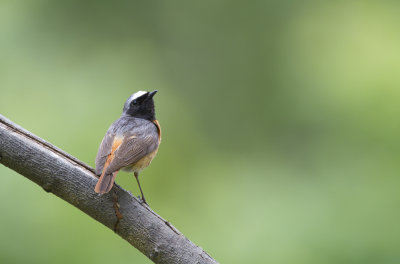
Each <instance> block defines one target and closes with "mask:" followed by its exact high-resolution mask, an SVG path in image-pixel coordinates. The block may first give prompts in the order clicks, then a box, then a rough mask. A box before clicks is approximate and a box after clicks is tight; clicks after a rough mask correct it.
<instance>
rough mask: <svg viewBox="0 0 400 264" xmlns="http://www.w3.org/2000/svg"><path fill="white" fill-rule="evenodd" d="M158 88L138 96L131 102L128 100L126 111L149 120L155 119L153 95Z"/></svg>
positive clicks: (128, 113)
mask: <svg viewBox="0 0 400 264" xmlns="http://www.w3.org/2000/svg"><path fill="white" fill-rule="evenodd" d="M156 93H157V90H155V91H153V92H148V93H145V94H143V95H142V96H140V97H137V98H135V99H133V100H131V101H130V102H129V101H128V102H126V104H125V107H124V113H125V114H127V115H130V116H133V117H137V118H143V119H147V120H151V121H152V120H155V119H156V117H155V111H154V101H153V96H154V95H155V94H156Z"/></svg>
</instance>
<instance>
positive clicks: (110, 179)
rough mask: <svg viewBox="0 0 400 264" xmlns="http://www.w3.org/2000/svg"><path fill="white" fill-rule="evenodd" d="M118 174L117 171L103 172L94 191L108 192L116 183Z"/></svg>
mask: <svg viewBox="0 0 400 264" xmlns="http://www.w3.org/2000/svg"><path fill="white" fill-rule="evenodd" d="M116 176H117V172H114V173H112V174H102V175H101V177H100V179H99V180H98V182H97V184H96V187H94V191H95V192H97V193H100V194H104V193H108V192H109V191H110V190H111V188H112V187H113V185H114V180H115V177H116Z"/></svg>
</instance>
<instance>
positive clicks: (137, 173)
mask: <svg viewBox="0 0 400 264" xmlns="http://www.w3.org/2000/svg"><path fill="white" fill-rule="evenodd" d="M134 175H135V178H136V181H137V183H138V185H139V189H140V193H141V194H142V201H143V203H145V204H147V203H146V199H145V198H144V195H143V191H142V187H140V182H139V172H136V171H135V172H134Z"/></svg>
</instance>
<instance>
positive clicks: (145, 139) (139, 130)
mask: <svg viewBox="0 0 400 264" xmlns="http://www.w3.org/2000/svg"><path fill="white" fill-rule="evenodd" d="M156 93H157V90H156V91H153V92H144V91H139V92H137V93H134V94H133V95H131V96H130V97H129V98H128V100H126V102H125V105H124V109H123V111H122V115H121V117H120V118H118V119H117V120H116V121H115V122H114V123H113V124H112V125H111V126H110V128H109V129H108V131H107V133H106V135H105V136H104V138H103V141H102V142H101V144H100V147H99V151H98V153H97V156H96V174H97V175H100V178H99V180H98V182H97V184H96V187H95V188H94V191H95V192H97V193H100V194H104V193H108V192H109V191H110V190H111V188H112V186H113V184H114V180H115V177H116V176H117V172H118V171H119V170H120V169H123V170H127V171H133V173H134V175H135V178H136V181H137V183H138V185H139V189H140V193H141V194H142V200H143V202H144V203H146V200H145V198H144V195H143V191H142V187H140V182H139V172H140V171H141V170H143V169H144V168H146V167H147V166H149V164H150V163H151V161H152V160H153V158H154V157H155V155H156V154H157V151H158V146H159V145H160V142H161V128H160V124H159V123H158V121H157V119H156V117H155V110H154V101H153V96H154V95H155V94H156Z"/></svg>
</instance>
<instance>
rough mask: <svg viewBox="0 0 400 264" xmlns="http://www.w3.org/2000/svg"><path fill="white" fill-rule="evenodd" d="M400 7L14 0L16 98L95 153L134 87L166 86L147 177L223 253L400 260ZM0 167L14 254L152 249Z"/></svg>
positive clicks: (2, 245) (72, 145)
mask: <svg viewBox="0 0 400 264" xmlns="http://www.w3.org/2000/svg"><path fill="white" fill-rule="evenodd" d="M399 8H400V5H399V4H398V3H397V2H395V1H196V2H195V1H141V2H138V1H77V0H68V1H66V0H65V1H10V0H2V1H1V2H0V113H1V114H3V115H5V116H7V117H8V118H10V119H11V120H13V121H14V122H16V123H18V124H20V125H21V126H23V127H25V128H26V129H28V130H30V131H32V132H33V133H35V134H36V135H38V136H40V137H42V138H44V139H46V140H48V141H49V142H51V143H53V144H55V145H56V146H58V147H60V148H62V149H64V150H65V151H67V152H68V153H70V154H72V155H74V156H76V157H77V158H79V159H81V160H82V161H84V162H86V163H88V164H90V165H92V166H94V157H95V155H96V152H97V147H98V144H99V143H100V141H101V139H102V137H103V135H104V133H105V131H106V130H107V128H108V126H109V125H110V124H111V122H113V121H114V120H115V119H116V118H118V116H119V114H120V112H121V110H122V106H123V103H124V101H125V99H126V98H127V97H128V96H129V95H130V94H132V93H133V92H135V91H137V90H153V89H158V90H159V93H158V94H157V95H156V97H155V101H156V106H157V109H156V110H157V117H158V119H159V120H160V123H161V125H162V127H163V142H162V145H161V148H160V151H159V154H158V156H157V157H156V159H155V160H154V161H153V163H152V165H151V166H150V167H149V168H148V169H146V170H145V171H143V173H142V177H141V182H142V186H143V188H144V192H145V193H146V194H147V195H146V197H147V199H148V202H149V203H150V205H151V206H152V208H154V209H155V210H156V211H157V212H158V213H159V214H160V215H162V216H163V217H165V218H166V219H168V220H169V221H171V222H172V223H173V224H174V225H175V226H176V227H177V228H178V229H180V230H181V231H182V232H183V233H184V234H185V235H187V236H188V237H189V238H190V239H192V240H193V241H194V242H195V243H197V244H199V245H200V246H202V247H203V248H204V249H205V250H206V251H208V252H209V253H210V254H211V255H212V256H213V257H215V258H216V259H217V260H219V261H220V262H222V263H363V264H365V263H399V261H400V251H399V246H400V228H399V222H400V210H399V204H400V195H399V187H400V178H399V169H400V165H399V158H400V155H399V146H400V141H399V139H398V138H399V132H400V122H399V115H400V108H399V99H400V89H399V86H400V74H399V65H400V34H399V27H400V16H399V15H398V10H399ZM0 174H1V179H2V184H1V185H0V210H1V212H2V216H1V217H0V262H1V263H83V262H86V263H110V262H113V263H150V261H149V260H148V259H147V258H146V257H144V256H142V255H141V254H140V253H139V252H138V251H137V250H135V249H133V248H131V246H130V245H129V244H128V243H126V242H125V241H123V240H121V239H120V238H118V237H117V236H115V235H114V234H113V233H112V232H111V231H110V230H108V229H106V228H105V227H103V226H101V225H100V224H98V223H96V222H95V221H93V220H92V219H90V218H89V217H87V216H86V215H84V214H83V213H82V212H80V211H78V210H77V209H75V208H72V207H71V206H70V205H68V204H66V203H65V202H63V201H61V200H60V199H58V198H56V197H54V196H52V195H49V194H46V193H45V192H44V191H43V190H41V189H40V188H39V187H38V186H36V185H34V184H32V183H31V182H29V181H27V180H26V179H25V178H23V177H21V176H19V175H18V174H16V173H15V172H13V171H11V170H9V169H7V168H5V167H3V166H2V167H0ZM117 182H118V183H119V184H120V185H122V186H123V187H124V188H126V189H128V190H130V191H131V192H133V193H134V194H138V193H139V191H138V189H137V186H136V182H135V180H134V178H133V176H132V175H130V174H127V173H120V174H119V176H118V178H117Z"/></svg>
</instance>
